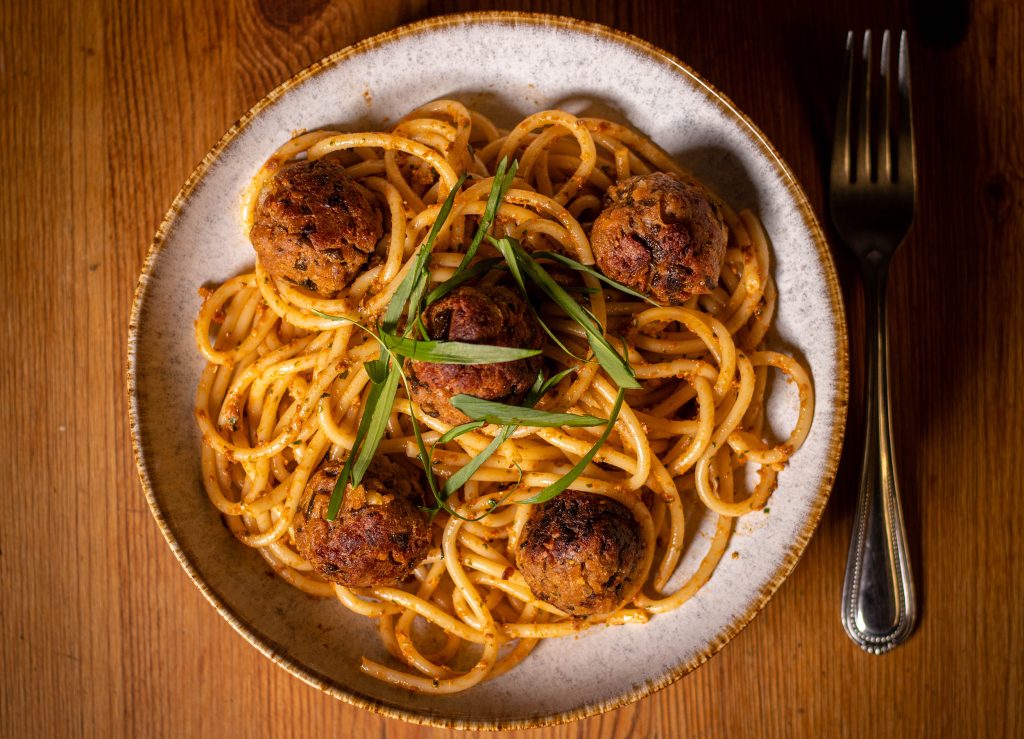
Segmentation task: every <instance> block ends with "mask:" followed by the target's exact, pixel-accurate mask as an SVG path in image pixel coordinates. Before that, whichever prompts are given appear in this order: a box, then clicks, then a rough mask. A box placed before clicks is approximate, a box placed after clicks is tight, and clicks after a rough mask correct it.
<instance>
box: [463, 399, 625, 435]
mask: <svg viewBox="0 0 1024 739" xmlns="http://www.w3.org/2000/svg"><path fill="white" fill-rule="evenodd" d="M451 404H452V405H453V406H455V407H456V408H458V409H459V410H460V411H462V412H463V413H465V414H466V415H467V416H469V417H470V418H472V419H473V420H474V421H480V420H483V421H486V422H487V423H500V424H514V425H518V426H534V427H536V428H558V427H560V426H600V425H601V424H602V423H604V422H605V421H606V420H607V419H604V418H596V417H594V416H585V415H581V414H577V413H549V412H547V411H539V410H537V409H536V408H524V407H522V406H518V405H507V404H505V403H495V402H494V401H491V400H484V399H483V398H476V397H473V396H472V395H461V394H460V395H455V396H453V397H452V399H451Z"/></svg>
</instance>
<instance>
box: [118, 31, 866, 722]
mask: <svg viewBox="0 0 1024 739" xmlns="http://www.w3.org/2000/svg"><path fill="white" fill-rule="evenodd" d="M494 23H498V24H503V25H513V26H514V25H523V24H530V25H534V26H547V27H554V28H557V29H562V30H566V31H571V32H579V33H583V34H585V35H593V36H598V37H600V38H602V39H604V40H606V41H612V42H615V43H618V44H621V45H624V46H626V47H629V48H630V49H632V50H634V51H636V52H638V53H640V54H642V55H643V56H645V57H646V58H647V59H648V60H650V61H653V62H656V63H659V64H662V65H665V66H668V67H669V68H671V69H673V70H674V71H676V72H677V73H679V74H682V75H684V76H686V77H689V78H690V80H691V81H693V82H695V83H696V84H697V85H698V86H699V87H701V88H703V90H704V92H705V95H706V97H707V99H708V100H709V101H710V102H712V103H714V104H716V105H717V106H718V107H719V108H720V109H722V110H724V111H725V112H726V113H727V114H728V115H729V116H730V117H732V118H733V119H734V120H736V121H738V122H740V123H741V124H742V125H743V126H745V127H746V129H747V131H748V133H749V134H750V136H751V138H752V139H753V141H754V143H755V145H756V147H757V148H758V150H759V152H760V153H761V154H763V155H764V156H766V157H767V158H768V159H769V160H770V161H771V162H772V163H773V165H774V167H775V169H776V170H777V171H778V173H779V174H781V175H782V180H783V184H784V185H785V187H786V190H787V192H788V194H789V197H790V198H791V199H792V200H793V202H794V204H795V205H796V206H797V209H798V211H799V213H800V215H801V217H802V220H803V225H804V227H805V228H806V229H807V231H808V232H809V234H810V236H811V238H812V240H813V241H814V245H815V247H816V249H817V252H818V257H819V260H820V262H821V265H822V267H823V269H824V272H825V281H826V287H827V290H828V297H829V303H830V307H831V309H832V315H833V317H834V319H835V340H836V354H835V357H834V359H835V363H836V377H835V399H834V403H833V407H832V411H833V414H834V415H833V418H834V421H835V424H834V427H833V429H832V437H831V439H830V440H829V446H828V451H827V459H826V463H825V468H824V470H823V474H822V478H821V483H820V485H819V488H818V491H817V494H816V496H815V498H814V500H813V502H812V506H811V509H810V511H809V513H808V516H807V520H806V522H805V523H804V526H803V528H802V529H801V531H800V532H799V534H798V535H797V536H796V537H795V538H794V540H793V541H792V543H791V545H790V547H789V550H788V551H787V552H786V553H785V555H784V557H783V558H782V561H781V562H780V564H779V566H778V568H777V569H776V571H775V573H774V575H773V576H772V578H771V580H770V581H769V582H768V583H766V584H765V585H764V586H763V587H762V588H761V590H760V591H759V592H758V593H757V594H756V595H755V597H754V599H753V600H752V601H751V604H750V606H749V607H748V608H747V610H746V611H745V612H744V613H743V614H742V615H741V616H739V617H737V618H735V619H733V620H732V622H731V623H730V624H728V626H726V628H725V629H723V631H722V632H720V633H719V634H718V635H717V636H716V638H715V639H714V640H712V641H711V642H710V643H709V644H708V645H707V646H706V647H705V648H704V649H702V650H701V651H700V652H699V653H698V654H697V655H696V656H694V657H693V658H691V659H690V660H688V661H687V662H685V663H683V664H680V665H677V666H676V667H675V668H673V669H671V670H669V671H667V672H666V673H664V674H662V675H659V676H658V677H656V678H651V679H648V680H646V681H645V682H644V683H642V684H640V685H636V686H632V687H630V688H628V689H627V690H625V691H623V692H622V693H621V694H619V695H617V696H615V697H614V698H610V699H607V700H599V701H592V702H587V703H584V704H583V705H581V706H578V707H576V708H573V709H570V710H567V711H562V712H558V713H553V714H549V715H540V716H525V717H522V718H514V719H509V720H493V719H472V718H453V717H446V716H441V715H437V714H434V713H431V712H429V711H418V710H410V709H405V708H400V707H397V706H394V705H391V704H388V703H386V702H384V701H381V700H379V699H376V698H372V697H370V696H366V695H363V694H362V693H359V692H357V691H355V690H353V689H350V688H348V687H346V686H344V685H340V684H338V683H337V682H335V681H334V680H332V679H331V678H330V677H328V676H326V675H323V674H321V673H319V672H317V671H316V670H312V669H310V668H309V667H307V666H305V665H303V664H300V663H299V662H298V661H296V660H294V659H292V658H291V657H289V656H288V653H287V650H286V649H285V648H284V647H282V646H281V645H279V644H277V643H276V642H274V641H273V640H272V639H269V638H268V637H266V636H265V635H263V634H261V633H259V632H258V630H257V629H256V628H255V627H253V626H251V625H250V624H248V623H246V622H245V621H243V620H242V619H241V618H240V617H239V616H238V614H237V613H235V612H234V611H233V610H232V609H231V608H230V607H229V606H228V605H227V604H226V603H224V602H223V601H222V600H221V598H220V597H219V595H218V594H217V593H215V592H214V591H213V590H212V589H211V588H210V587H209V586H208V585H207V584H206V582H205V581H204V580H203V577H202V575H201V574H200V571H199V567H198V566H197V565H196V564H195V563H194V562H193V561H192V558H191V554H190V553H189V552H186V551H185V550H184V549H183V548H182V547H181V545H180V544H179V543H178V541H177V539H176V538H175V536H174V533H173V532H172V531H171V529H170V526H169V525H168V523H167V520H166V519H165V518H164V515H163V512H162V510H161V508H160V505H159V502H158V501H157V499H156V495H155V493H154V491H153V487H152V485H151V483H150V481H149V465H148V463H147V459H146V454H145V451H144V450H143V449H142V444H141V441H140V429H139V407H138V392H137V391H138V388H137V384H136V382H137V377H136V367H137V358H138V355H137V350H138V329H139V319H140V314H141V310H142V304H143V303H144V302H145V298H146V294H147V292H148V284H149V280H150V279H151V276H152V272H153V268H154V264H155V261H156V258H157V256H158V255H159V253H160V252H161V251H162V249H163V247H164V245H165V243H166V239H167V235H168V234H169V233H170V231H171V227H172V225H173V223H174V221H175V220H176V218H177V216H178V214H179V213H180V212H181V210H182V208H183V207H184V206H185V204H186V203H187V202H188V199H189V197H190V196H191V195H192V193H193V191H194V190H195V188H196V186H197V185H198V184H199V182H200V181H201V180H202V178H203V176H204V175H205V174H206V172H207V170H208V169H209V168H210V166H211V165H212V164H213V163H214V162H215V161H216V160H217V158H218V157H219V156H220V154H221V153H222V152H223V151H224V149H225V148H226V147H227V146H228V145H229V144H230V143H231V142H232V141H233V140H234V139H235V137H236V136H237V135H238V134H239V133H240V132H241V131H242V130H243V129H244V128H245V127H246V126H247V125H248V124H249V122H250V121H252V120H253V118H255V117H256V116H257V115H259V114H260V113H261V112H262V111H263V110H264V109H266V108H268V107H269V106H271V105H273V104H274V103H275V102H277V101H278V100H279V99H280V98H281V97H282V96H283V95H284V94H285V93H286V92H288V91H289V90H290V89H291V88H293V87H295V86H296V85H299V84H300V83H302V82H304V81H305V80H307V79H309V78H311V77H313V76H315V75H317V74H319V73H320V72H321V71H323V70H325V69H328V68H330V67H333V66H335V65H336V64H338V63H340V62H342V61H344V60H346V59H348V58H351V57H354V56H356V55H358V54H361V53H363V52H366V51H369V50H372V49H375V48H377V47H380V46H383V45H386V44H390V43H393V42H395V41H399V40H401V39H405V38H410V37H413V36H418V35H421V34H426V33H432V32H435V31H438V30H441V29H444V28H450V27H455V26H461V25H477V24H479V25H483V24H494ZM847 330H848V329H847V323H846V313H845V309H844V305H843V300H842V294H841V291H840V287H839V279H838V276H837V273H836V268H835V263H834V261H833V259H832V254H831V251H830V250H829V247H828V244H827V242H826V240H825V235H824V233H823V231H822V229H821V226H820V224H819V223H818V220H817V218H816V217H815V215H814V212H813V209H812V208H811V205H810V203H809V201H808V199H807V195H806V194H805V193H804V190H803V188H802V187H801V186H800V184H799V182H797V180H796V177H795V176H794V175H793V172H792V171H791V170H790V168H789V166H788V165H787V164H786V162H785V161H784V160H783V159H782V156H781V155H780V154H779V153H778V151H777V150H776V149H775V147H774V146H773V145H772V144H771V143H770V142H769V141H768V139H767V137H766V136H765V135H764V134H763V133H762V132H761V130H760V129H759V128H758V127H757V126H756V125H755V124H754V122H753V121H751V120H750V118H748V117H747V116H746V115H745V114H744V113H742V112H741V111H740V110H739V109H738V108H737V107H736V105H735V104H734V103H733V102H732V101H731V100H730V99H729V98H728V97H727V96H726V95H724V94H723V93H722V92H720V91H719V90H718V89H717V88H715V87H714V86H713V85H711V84H710V83H709V82H707V81H706V80H705V79H704V78H703V77H701V76H700V75H699V74H698V73H697V72H695V71H694V70H693V69H691V68H690V67H689V66H688V65H686V64H685V63H683V62H682V61H680V60H679V59H677V58H676V57H675V56H674V55H672V54H670V53H668V52H667V51H664V50H663V49H660V48H659V47H657V46H655V45H653V44H651V43H649V42H647V41H644V40H643V39H641V38H638V37H637V36H634V35H632V34H629V33H626V32H624V31H619V30H617V29H614V28H610V27H608V26H605V25H602V24H599V23H594V22H591V21H583V20H579V19H576V18H570V17H567V16H560V15H553V14H547V13H528V12H519V11H483V12H472V13H457V14H451V15H441V16H435V17H431V18H426V19H424V20H420V21H416V22H413V23H408V24H405V25H401V26H398V27H396V28H393V29H391V30H388V31H385V32H383V33H379V34H377V35H375V36H371V37H369V38H367V39H364V40H362V41H359V42H357V43H355V44H352V45H350V46H347V47H345V48H343V49H340V50H338V51H336V52H334V53H332V54H330V55H329V56H326V57H324V58H323V59H320V60H319V61H317V62H314V63H313V64H311V65H310V66H308V67H306V68H305V69H303V70H302V71H300V72H298V73H297V74H295V75H293V76H292V77H290V78H289V79H288V80H286V81H285V82H283V83H281V84H280V85H278V86H277V87H275V88H274V89H273V90H271V91H270V92H269V93H267V95H265V96H264V97H263V98H262V99H261V100H260V101H259V102H257V103H256V104H255V105H253V106H252V107H251V108H250V109H249V110H248V111H247V112H246V113H245V114H244V115H243V116H242V117H241V118H239V119H238V120H237V121H236V122H235V123H234V124H233V125H232V126H231V127H230V128H229V129H228V131H227V132H226V133H225V134H224V135H223V136H222V137H221V138H220V140H219V141H218V142H217V143H216V144H215V145H214V146H213V147H212V148H211V149H210V150H209V151H208V152H207V153H206V155H205V156H204V157H203V159H202V160H201V161H200V162H199V164H198V165H197V166H196V167H195V169H194V170H193V171H192V173H191V174H190V175H189V177H188V179H187V180H186V181H185V183H184V184H183V185H182V187H181V189H180V190H179V191H178V193H177V195H176V196H175V198H174V201H173V202H172V203H171V206H170V208H168V210H167V212H166V214H165V215H164V217H163V220H162V221H161V223H160V226H159V227H158V228H157V231H156V234H155V235H154V237H153V241H152V242H151V244H150V247H149V250H148V252H147V255H146V259H145V261H144V263H143V266H142V270H141V273H140V275H139V281H138V284H137V286H136V289H135V295H134V298H133V301H132V309H131V316H130V319H129V326H128V356H127V364H126V386H127V388H126V389H127V395H128V415H129V428H130V432H131V440H132V452H133V456H134V458H135V465H136V468H137V469H138V473H139V480H140V483H141V485H142V488H143V492H144V493H145V496H146V501H147V503H148V505H149V510H150V512H151V513H152V515H153V518H154V519H155V520H156V523H157V526H158V527H159V529H160V532H161V534H163V537H164V539H165V540H166V542H167V544H168V546H169V547H170V548H171V551H172V552H173V553H174V556H175V558H176V559H177V560H178V563H179V564H180V565H181V567H182V568H183V569H184V570H185V572H186V573H187V574H188V576H189V578H190V579H191V580H192V582H193V583H194V584H195V585H196V587H197V588H199V590H200V592H201V593H202V594H203V595H204V596H205V597H206V599H207V600H208V601H209V602H210V604H211V605H212V606H213V607H214V608H215V609H216V610H217V612H218V613H219V614H220V615H221V616H222V617H223V618H224V619H225V620H226V621H227V622H228V623H229V624H230V625H231V627H232V628H233V629H234V630H235V631H237V632H238V633H239V634H240V635H241V636H242V637H243V638H244V639H245V640H246V641H247V642H249V643H250V644H251V645H252V646H254V647H255V648H256V649H258V650H259V651H260V652H262V653H263V654H264V655H265V656H266V657H268V658H269V659H270V660H271V661H273V662H274V663H275V664H277V665H278V666H280V667H282V668H284V669H285V670H287V671H288V672H289V673H291V674H292V675H294V676H295V677H298V678H299V679H301V680H302V681H304V682H306V683H308V684H309V685H312V686H313V687H316V688H318V689H320V690H321V691H323V692H325V693H327V694H329V695H331V696H333V697H335V698H339V699H341V700H343V701H345V702H346V703H349V704H351V705H354V706H357V707H359V708H364V709H368V710H370V711H373V712H374V713H377V714H380V715H383V716H387V717H389V718H398V719H402V720H404V721H408V722H411V723H414V724H421V725H430V726H436V727H441V728H457V729H476V730H508V729H528V728H539V727H544V726H550V725H554V724H561V723H566V722H569V721H575V720H577V719H583V718H589V717H592V716H596V715H599V714H602V713H605V712H607V711H612V710H615V709H617V708H621V707H623V706H626V705H629V704H630V703H634V702H636V701H639V700H641V699H642V698H645V697H647V696H649V695H652V694H654V693H656V692H658V691H659V690H662V689H663V688H666V687H668V686H669V685H671V684H672V683H674V682H676V681H677V680H679V679H680V678H682V677H683V676H684V675H687V674H688V673H690V672H692V671H693V670H694V669H696V668H697V667H699V666H700V665H702V664H703V663H704V662H706V661H707V660H708V659H709V658H711V657H712V656H713V655H714V654H716V653H717V652H718V651H719V650H720V649H722V647H724V646H725V645H726V644H727V643H728V642H729V641H730V640H731V639H732V638H733V637H734V636H736V634H738V633H739V632H740V631H742V630H743V628H744V627H745V626H746V625H747V624H749V623H750V621H751V620H753V618H754V616H756V615H757V614H758V613H759V612H760V611H761V609H763V608H764V606H765V605H766V604H767V602H768V600H769V599H770V598H771V596H772V595H774V593H775V591H776V590H778V588H779V587H780V586H781V585H782V583H783V582H784V581H785V580H786V578H787V577H788V576H789V575H790V574H791V573H792V571H793V569H794V568H795V567H796V564H797V562H798V561H799V559H800V557H801V555H802V554H803V552H804V550H805V549H806V547H807V544H808V542H809V541H810V538H811V536H812V535H813V533H814V531H815V529H816V528H817V526H818V523H819V521H820V519H821V516H822V513H823V511H824V509H825V505H826V504H827V502H828V498H829V494H830V493H831V490H832V486H833V484H834V482H835V476H836V470H837V468H838V465H839V458H840V454H841V451H842V445H843V436H844V432H845V427H846V418H847V403H848V394H849V354H848V339H847Z"/></svg>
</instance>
